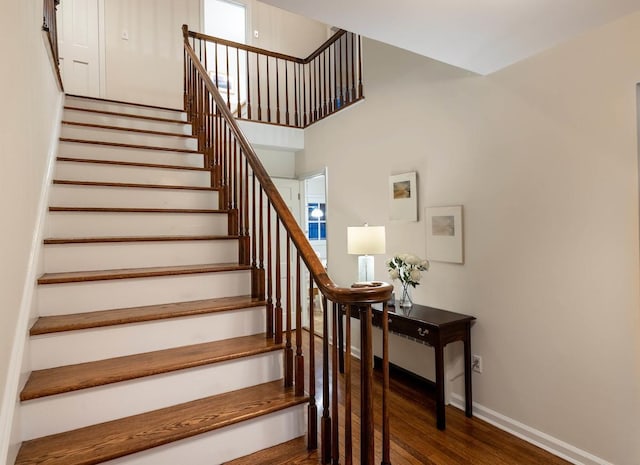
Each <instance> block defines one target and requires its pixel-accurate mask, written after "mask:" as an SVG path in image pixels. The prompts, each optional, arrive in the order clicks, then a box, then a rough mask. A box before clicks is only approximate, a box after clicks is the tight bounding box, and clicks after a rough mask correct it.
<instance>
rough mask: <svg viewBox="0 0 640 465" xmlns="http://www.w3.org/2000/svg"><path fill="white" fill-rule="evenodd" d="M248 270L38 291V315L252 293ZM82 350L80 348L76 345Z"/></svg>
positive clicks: (43, 287) (44, 287)
mask: <svg viewBox="0 0 640 465" xmlns="http://www.w3.org/2000/svg"><path fill="white" fill-rule="evenodd" d="M250 274H251V273H250V272H249V271H233V272H218V273H200V274H191V275H181V276H162V277H157V278H138V279H113V280H107V281H90V282H81V283H67V284H47V285H40V286H38V288H37V298H38V310H39V313H38V314H39V315H40V316H47V315H63V314H69V313H82V312H90V311H93V310H108V309H112V308H128V307H138V306H141V305H156V304H162V303H167V302H184V301H189V300H201V299H212V298H214V297H223V296H229V297H231V296H239V295H248V294H251V289H250V288H251V279H250ZM77 347H82V346H77Z"/></svg>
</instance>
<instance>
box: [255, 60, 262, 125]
mask: <svg viewBox="0 0 640 465" xmlns="http://www.w3.org/2000/svg"><path fill="white" fill-rule="evenodd" d="M256 75H257V78H256V79H257V83H258V121H262V99H261V98H260V55H259V54H257V53H256Z"/></svg>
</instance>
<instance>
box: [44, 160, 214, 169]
mask: <svg viewBox="0 0 640 465" xmlns="http://www.w3.org/2000/svg"><path fill="white" fill-rule="evenodd" d="M56 161H59V162H67V163H94V164H98V165H118V166H120V165H121V166H136V167H141V168H153V169H166V170H187V171H211V170H209V169H208V168H204V167H198V166H179V165H161V164H157V163H142V162H131V161H120V160H100V159H94V158H75V157H56Z"/></svg>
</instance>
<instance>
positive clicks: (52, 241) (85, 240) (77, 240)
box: [43, 235, 241, 245]
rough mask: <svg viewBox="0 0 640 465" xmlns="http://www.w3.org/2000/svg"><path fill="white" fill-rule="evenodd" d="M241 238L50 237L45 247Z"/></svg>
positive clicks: (231, 237)
mask: <svg viewBox="0 0 640 465" xmlns="http://www.w3.org/2000/svg"><path fill="white" fill-rule="evenodd" d="M240 237H241V236H233V235H227V236H222V235H211V236H206V235H202V236H105V237H68V238H65V237H49V238H47V239H44V241H43V243H44V244H45V245H59V244H100V243H113V242H189V241H227V240H237V239H240Z"/></svg>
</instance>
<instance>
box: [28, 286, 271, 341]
mask: <svg viewBox="0 0 640 465" xmlns="http://www.w3.org/2000/svg"><path fill="white" fill-rule="evenodd" d="M263 305H265V301H264V300H258V299H253V298H251V296H248V295H247V296H233V297H217V298H214V299H203V300H193V301H189V302H175V303H168V304H159V305H145V306H140V307H129V308H117V309H113V310H99V311H94V312H86V313H73V314H68V315H52V316H43V317H40V318H38V320H37V321H36V322H35V324H34V325H33V326H32V327H31V331H30V334H31V335H32V336H36V335H39V334H49V333H58V332H62V331H76V330H80V329H89V328H100V327H103V326H115V325H122V324H128V323H141V322H143V321H153V320H164V319H167V318H179V317H185V316H194V315H202V314H206V313H215V312H226V311H230V310H239V309H243V308H252V307H261V306H263Z"/></svg>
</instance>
